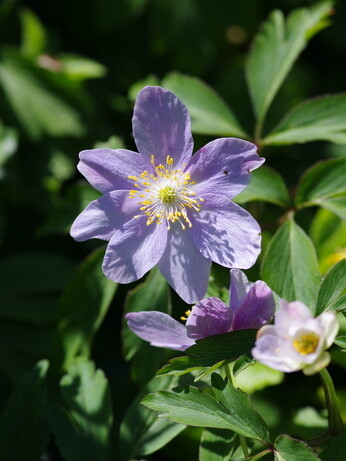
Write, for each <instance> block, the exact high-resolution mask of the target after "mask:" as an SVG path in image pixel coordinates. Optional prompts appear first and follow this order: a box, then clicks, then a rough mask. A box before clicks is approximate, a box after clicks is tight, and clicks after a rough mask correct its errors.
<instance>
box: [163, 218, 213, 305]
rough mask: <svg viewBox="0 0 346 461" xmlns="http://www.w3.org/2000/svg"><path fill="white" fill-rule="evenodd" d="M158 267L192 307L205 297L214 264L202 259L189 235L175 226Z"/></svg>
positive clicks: (175, 224)
mask: <svg viewBox="0 0 346 461" xmlns="http://www.w3.org/2000/svg"><path fill="white" fill-rule="evenodd" d="M158 266H159V269H160V271H161V273H162V275H163V276H164V277H165V279H166V280H167V282H168V283H169V284H170V285H171V286H172V287H173V289H174V290H175V291H176V292H177V293H178V295H179V296H180V297H181V298H182V299H183V300H184V301H185V302H187V303H189V304H192V303H194V302H196V301H199V300H200V299H202V298H203V296H204V295H205V292H206V291H207V287H208V280H209V271H210V266H211V261H210V259H206V258H205V257H204V256H202V254H201V253H200V252H199V251H198V249H197V248H196V246H195V245H194V243H193V242H192V240H191V238H190V235H189V233H188V232H187V231H186V230H185V231H184V230H182V229H181V228H180V227H179V224H178V223H174V224H173V225H172V226H171V230H169V231H168V238H167V246H166V249H165V252H164V254H163V256H162V258H161V260H160V261H159V263H158Z"/></svg>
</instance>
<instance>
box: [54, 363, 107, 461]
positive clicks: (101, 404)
mask: <svg viewBox="0 0 346 461" xmlns="http://www.w3.org/2000/svg"><path fill="white" fill-rule="evenodd" d="M60 388H61V393H62V397H63V400H64V404H65V405H64V406H57V407H55V408H54V409H53V410H52V411H51V412H50V421H51V424H52V427H53V433H54V435H55V440H56V443H57V445H58V447H59V450H60V452H61V454H62V455H63V456H64V458H65V459H66V461H85V460H90V461H91V460H94V459H95V460H96V459H97V460H100V461H107V460H110V455H111V453H110V432H111V427H112V421H113V415H112V403H111V397H110V391H109V388H108V382H107V380H106V378H105V376H104V374H103V372H102V371H101V370H95V366H94V364H93V363H92V362H89V361H87V360H86V359H84V358H82V357H79V358H78V359H76V360H75V361H74V362H73V363H71V365H70V367H69V368H68V373H67V374H66V375H64V376H63V377H62V379H61V382H60Z"/></svg>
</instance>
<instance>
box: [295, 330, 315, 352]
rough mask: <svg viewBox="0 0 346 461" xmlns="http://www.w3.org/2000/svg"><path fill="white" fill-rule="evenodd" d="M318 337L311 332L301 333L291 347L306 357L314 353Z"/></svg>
mask: <svg viewBox="0 0 346 461" xmlns="http://www.w3.org/2000/svg"><path fill="white" fill-rule="evenodd" d="M319 339H320V337H319V336H318V334H316V333H313V332H312V331H310V332H308V333H303V334H301V335H300V336H298V337H297V338H296V339H295V340H294V341H293V347H294V348H295V350H296V351H297V352H299V354H303V355H307V354H312V352H315V350H316V348H317V345H318V342H319Z"/></svg>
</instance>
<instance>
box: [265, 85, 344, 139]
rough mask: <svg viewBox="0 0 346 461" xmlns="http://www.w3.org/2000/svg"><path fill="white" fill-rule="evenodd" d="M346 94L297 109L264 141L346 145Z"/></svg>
mask: <svg viewBox="0 0 346 461" xmlns="http://www.w3.org/2000/svg"><path fill="white" fill-rule="evenodd" d="M345 130H346V94H336V95H326V96H320V97H318V98H314V99H310V100H307V101H304V102H302V103H301V104H299V105H298V106H297V107H294V108H293V109H292V110H291V111H290V112H289V113H288V114H287V115H286V116H285V117H284V118H283V119H282V120H281V122H279V124H278V125H277V126H276V127H275V128H274V129H273V130H272V131H271V132H270V133H269V134H268V135H267V136H266V137H265V138H264V139H263V140H262V141H261V142H262V143H263V144H264V145H266V144H276V145H280V144H295V143H304V142H309V141H318V140H322V141H331V142H336V143H343V142H342V140H344V142H346V131H345Z"/></svg>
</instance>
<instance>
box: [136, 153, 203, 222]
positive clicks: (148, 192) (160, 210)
mask: <svg viewBox="0 0 346 461" xmlns="http://www.w3.org/2000/svg"><path fill="white" fill-rule="evenodd" d="M150 163H151V164H152V166H153V167H154V171H155V172H154V173H149V172H148V171H146V170H144V171H143V172H142V173H141V174H140V175H139V176H128V178H129V179H132V180H134V181H135V183H134V187H136V189H133V190H130V193H129V197H130V198H137V199H138V198H140V200H139V201H138V205H139V206H140V207H139V209H140V211H141V212H142V214H145V215H147V216H148V219H147V226H149V225H150V224H153V223H154V222H155V223H156V224H161V223H162V222H165V223H166V225H167V229H168V230H169V229H170V228H171V223H174V222H176V221H178V222H179V223H180V225H181V228H182V229H183V230H185V229H186V225H187V226H188V227H192V223H191V221H190V220H189V217H188V214H187V209H189V208H190V209H193V210H195V211H200V203H199V202H203V198H201V197H198V198H197V197H196V195H197V194H196V192H194V191H192V190H191V189H190V188H189V187H188V186H191V185H193V184H195V182H194V181H191V178H190V173H189V172H184V171H183V170H182V169H180V168H179V169H177V170H174V169H173V158H172V157H170V156H169V155H167V157H166V164H165V165H162V164H159V165H156V164H155V157H154V155H152V156H151V161H150ZM139 216H141V215H136V216H135V218H138V217H139Z"/></svg>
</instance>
